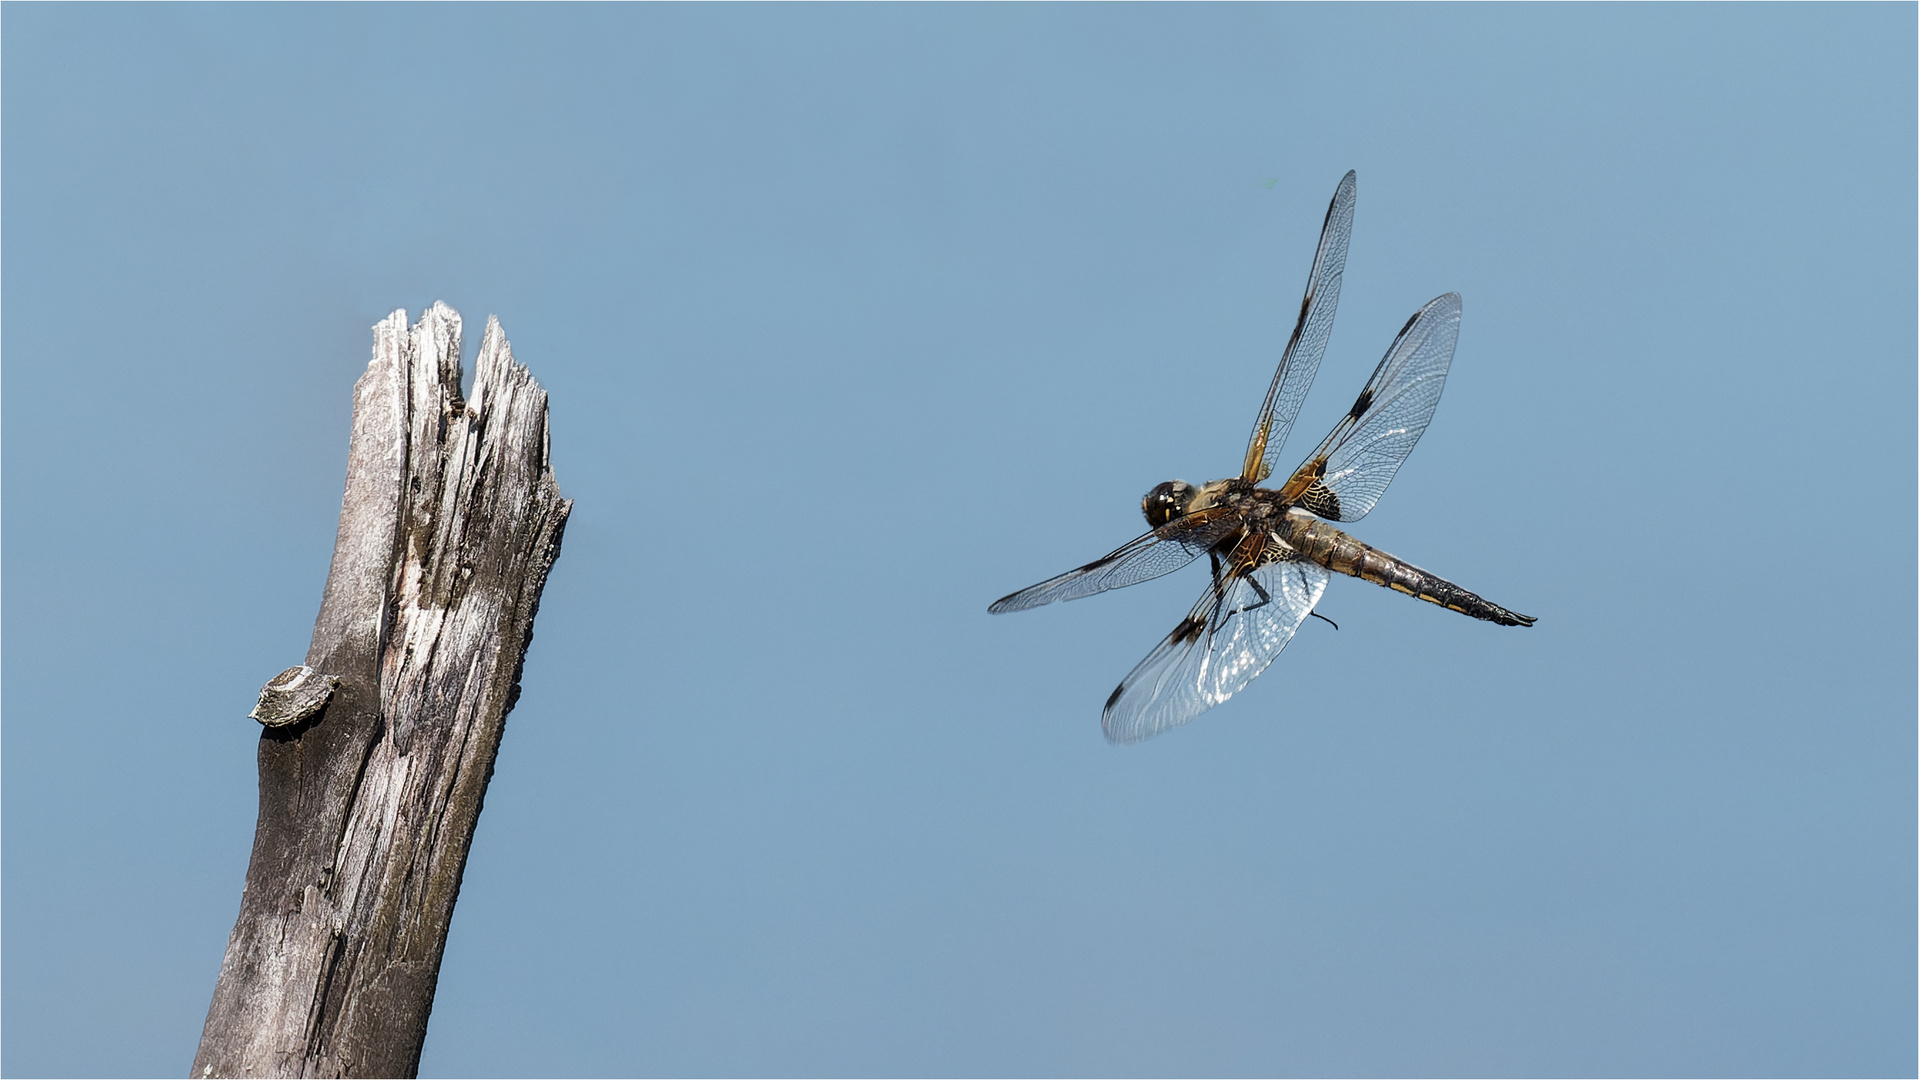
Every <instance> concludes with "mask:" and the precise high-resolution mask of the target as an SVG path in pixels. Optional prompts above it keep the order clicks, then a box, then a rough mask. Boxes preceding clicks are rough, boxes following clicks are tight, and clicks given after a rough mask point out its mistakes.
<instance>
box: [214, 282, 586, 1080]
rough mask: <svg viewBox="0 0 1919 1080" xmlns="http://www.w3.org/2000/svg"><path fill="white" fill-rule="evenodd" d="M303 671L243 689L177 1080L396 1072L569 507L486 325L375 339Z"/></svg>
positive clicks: (420, 1010) (524, 386)
mask: <svg viewBox="0 0 1919 1080" xmlns="http://www.w3.org/2000/svg"><path fill="white" fill-rule="evenodd" d="M373 334H374V339H373V360H372V362H371V363H369V364H368V365H367V369H366V374H365V375H363V376H362V377H361V378H360V381H359V382H358V383H357V384H356V385H355V386H354V391H353V441H352V445H351V447H350V448H349V451H348V456H347V482H346V496H345V498H344V499H343V500H342V503H341V507H340V530H339V534H338V537H337V538H336V539H335V541H334V548H333V566H332V569H331V571H330V572H329V573H328V574H327V582H326V592H325V594H324V596H323V597H322V598H321V601H320V616H319V619H318V620H317V621H316V622H315V623H314V627H313V644H312V646H311V647H310V648H309V649H308V650H307V656H306V663H305V664H304V665H303V666H302V667H301V668H293V669H289V670H288V671H287V672H285V673H282V675H281V676H279V677H277V678H276V679H274V680H273V681H272V682H271V683H269V684H268V686H267V688H266V689H265V690H263V691H262V692H261V702H260V706H259V708H257V709H256V710H255V711H254V716H255V718H256V719H259V720H260V721H261V722H262V723H263V724H267V725H270V726H268V727H267V728H266V730H265V731H264V732H263V733H262V734H261V736H260V754H259V757H260V820H259V824H258V826H257V827H256V829H255V831H254V835H253V859H252V862H251V864H250V865H249V866H248V867H247V880H246V892H245V894H244V895H243V896H242V897H241V900H240V917H239V920H238V921H237V922H236V923H235V924H234V927H233V935H232V937H230V938H229V939H228V941H227V951H226V958H225V960H224V961H223V962H222V963H221V965H220V980H219V982H218V984H217V985H216V986H215V987H214V991H213V1004H212V1007H211V1008H209V1009H208V1010H207V1023H206V1028H205V1030H204V1032H203V1033H202V1034H201V1036H200V1049H199V1053H198V1054H197V1055H196V1056H195V1058H194V1061H193V1071H192V1073H191V1075H192V1076H194V1077H212V1076H412V1075H414V1074H415V1073H416V1072H417V1071H418V1069H419V1063H420V1047H421V1045H422V1044H423V1043H424V1041H425V1039H426V1022H427V1014H428V1013H429V1012H430V1011H431V1010H432V1008H433V990H434V986H435V984H436V983H437V982H438V979H439V973H440V956H441V953H442V951H443V950H444V948H445V946H446V933H447V926H448V924H449V922H451V920H452V917H453V904H454V901H455V900H456V899H457V898H458V895H459V891H460V877H461V875H462V874H463V873H464V872H465V869H466V856H467V849H468V847H469V845H470V844H471V842H472V840H473V827H474V825H475V823H476V822H477V821H478V820H479V814H480V803H481V800H482V799H483V798H484V796H485V795H486V785H487V781H488V780H489V779H490V778H491V777H492V775H493V758H494V755H495V754H496V753H497V752H498V751H499V747H500V735H501V732H502V730H503V729H504V726H505V722H506V714H507V711H508V710H509V709H511V708H512V707H513V703H514V701H515V700H516V699H517V698H518V697H519V693H520V671H521V667H522V665H523V663H524V661H525V656H526V647H527V643H528V642H529V641H530V640H531V639H532V637H533V616H534V613H535V612H536V611H537V609H538V608H539V604H540V591H541V589H542V588H543V587H544V586H545V584H546V575H547V571H548V570H549V569H550V568H551V567H552V565H553V561H554V559H556V558H558V557H559V553H560V536H561V532H562V530H563V529H564V528H565V525H566V517H567V512H568V511H569V510H570V509H571V508H572V503H571V502H569V501H568V500H566V499H562V498H561V497H560V492H559V486H558V484H557V482H556V481H555V480H554V478H553V470H552V468H551V467H550V465H549V464H548V461H547V428H546V392H545V391H544V390H542V389H540V386H539V384H538V383H536V382H534V381H533V377H532V376H531V375H530V374H528V372H527V370H526V369H525V368H524V367H521V366H520V365H519V364H517V363H515V362H514V361H513V355H512V351H511V350H510V349H509V347H508V346H507V342H506V338H505V336H504V335H503V334H502V333H501V332H500V325H499V323H498V321H496V320H492V319H489V320H487V325H486V333H485V336H484V338H483V339H482V342H481V345H480V355H479V361H478V364H477V370H476V373H475V376H474V380H473V394H472V396H471V397H469V398H465V399H462V397H461V394H460V316H459V315H458V314H457V313H455V312H454V311H453V309H451V308H449V307H447V306H446V305H444V304H435V305H434V306H433V308H432V309H431V310H429V311H427V312H425V313H424V314H422V315H421V317H420V321H419V322H418V323H417V324H415V325H414V326H413V327H412V328H411V329H410V330H409V329H408V327H407V325H406V312H405V311H396V312H394V313H393V314H392V315H391V316H389V317H388V318H387V319H386V320H385V321H383V322H381V323H380V324H379V325H377V326H375V327H374V330H373Z"/></svg>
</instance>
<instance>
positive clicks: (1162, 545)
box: [986, 506, 1244, 615]
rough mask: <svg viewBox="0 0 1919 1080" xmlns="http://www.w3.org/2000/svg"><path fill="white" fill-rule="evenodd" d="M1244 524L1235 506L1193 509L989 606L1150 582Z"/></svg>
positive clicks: (1016, 606) (1023, 604) (1016, 607)
mask: <svg viewBox="0 0 1919 1080" xmlns="http://www.w3.org/2000/svg"><path fill="white" fill-rule="evenodd" d="M1242 527H1244V521H1243V514H1242V513H1241V512H1240V511H1239V510H1237V509H1235V508H1232V507H1225V506H1221V507H1214V508H1212V509H1208V510H1201V511H1199V512H1198V513H1195V514H1188V515H1186V516H1185V517H1183V518H1180V519H1178V520H1176V521H1169V522H1167V523H1166V524H1164V525H1161V526H1160V527H1159V528H1157V529H1154V530H1153V531H1152V532H1149V533H1147V534H1146V535H1144V536H1141V537H1138V538H1136V539H1134V540H1133V541H1131V542H1130V543H1128V544H1126V545H1125V546H1123V547H1121V548H1120V549H1119V550H1117V551H1114V552H1112V553H1111V554H1109V555H1106V556H1105V557H1103V558H1099V559H1095V560H1093V561H1092V562H1089V563H1087V564H1086V565H1085V566H1082V567H1080V568H1079V569H1077V570H1068V571H1067V572H1065V573H1064V574H1061V575H1059V576H1058V577H1054V578H1048V579H1046V580H1045V581H1042V582H1040V583H1039V584H1037V585H1031V586H1028V587H1026V588H1024V589H1021V590H1020V591H1018V592H1016V593H1012V594H1010V595H1008V596H1002V597H1000V598H999V599H998V600H995V601H993V604H992V606H991V607H989V608H987V609H986V610H987V611H989V612H991V613H993V614H995V615H1004V614H1006V613H1007V612H1009V611H1025V610H1026V609H1027V608H1036V607H1039V606H1040V605H1042V604H1051V603H1055V602H1057V601H1061V600H1078V599H1079V598H1080V597H1082V596H1091V595H1093V594H1094V593H1102V592H1105V591H1106V590H1108V589H1118V588H1123V587H1125V586H1127V585H1137V584H1139V583H1140V582H1142V581H1150V580H1151V579H1153V578H1156V577H1159V576H1160V575H1162V574H1170V573H1172V572H1173V571H1175V570H1177V569H1179V568H1180V567H1182V566H1185V565H1186V564H1187V563H1189V562H1192V561H1193V560H1194V559H1197V558H1199V557H1200V556H1201V555H1204V554H1206V552H1208V551H1209V550H1211V549H1212V547H1213V546H1214V545H1215V544H1218V543H1219V542H1220V541H1222V540H1225V539H1226V538H1227V537H1229V536H1231V535H1232V534H1233V533H1234V532H1236V531H1238V530H1239V529H1241V528H1242Z"/></svg>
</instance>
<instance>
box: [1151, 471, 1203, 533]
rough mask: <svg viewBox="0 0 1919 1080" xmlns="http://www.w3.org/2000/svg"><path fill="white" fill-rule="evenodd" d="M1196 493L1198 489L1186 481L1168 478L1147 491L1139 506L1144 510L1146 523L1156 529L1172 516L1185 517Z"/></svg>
mask: <svg viewBox="0 0 1919 1080" xmlns="http://www.w3.org/2000/svg"><path fill="white" fill-rule="evenodd" d="M1196 494H1198V490H1197V489H1196V488H1194V487H1193V485H1191V484H1189V483H1187V482H1186V481H1184V480H1168V481H1166V482H1165V483H1164V484H1161V485H1159V486H1158V487H1156V488H1154V489H1153V490H1151V491H1149V492H1147V493H1146V497H1145V498H1144V499H1141V500H1140V504H1139V506H1140V509H1141V510H1143V511H1145V512H1146V523H1147V524H1148V525H1151V526H1152V527H1153V528H1155V529H1157V528H1159V527H1160V526H1161V525H1164V524H1166V523H1167V522H1169V521H1171V520H1173V519H1174V518H1181V517H1185V516H1186V508H1187V507H1189V506H1191V505H1193V496H1194V495H1196Z"/></svg>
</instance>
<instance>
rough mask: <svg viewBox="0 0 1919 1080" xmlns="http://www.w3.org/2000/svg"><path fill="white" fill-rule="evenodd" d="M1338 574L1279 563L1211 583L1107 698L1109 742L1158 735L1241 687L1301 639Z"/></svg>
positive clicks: (1316, 567)
mask: <svg viewBox="0 0 1919 1080" xmlns="http://www.w3.org/2000/svg"><path fill="white" fill-rule="evenodd" d="M1330 577H1331V574H1330V573H1329V572H1328V571H1327V570H1326V568H1325V567H1323V566H1320V565H1319V564H1318V563H1312V562H1292V561H1278V562H1271V563H1267V564H1266V565H1264V566H1260V567H1257V568H1254V569H1251V570H1247V571H1243V572H1239V573H1235V574H1233V576H1232V577H1231V579H1230V580H1228V581H1226V582H1222V583H1220V584H1219V585H1217V586H1209V587H1208V589H1207V591H1206V595H1205V596H1202V597H1201V598H1200V601H1199V603H1198V604H1195V605H1194V606H1193V611H1192V614H1190V615H1188V616H1187V617H1186V618H1185V619H1182V620H1181V621H1180V624H1179V625H1178V626H1176V627H1174V628H1173V632H1172V633H1170V634H1168V635H1166V640H1164V641H1162V642H1160V643H1159V647H1158V648H1156V649H1154V650H1153V651H1152V652H1151V653H1150V654H1149V655H1148V656H1147V657H1146V659H1144V660H1141V661H1140V662H1139V666H1138V667H1135V668H1134V669H1133V670H1132V672H1131V673H1130V674H1128V675H1127V676H1126V678H1125V679H1124V680H1122V681H1121V682H1120V684H1119V686H1118V688H1117V689H1115V690H1114V691H1113V696H1112V697H1110V698H1108V699H1107V701H1106V712H1105V714H1104V715H1103V716H1101V718H1100V726H1101V727H1102V728H1104V729H1105V731H1106V740H1107V741H1108V742H1111V743H1115V744H1124V743H1136V742H1140V741H1142V740H1144V739H1150V738H1152V737H1153V736H1155V735H1157V734H1159V733H1160V732H1162V731H1166V730H1168V729H1171V728H1176V727H1178V726H1180V725H1181V724H1184V723H1186V722H1187V721H1189V720H1191V719H1192V718H1193V717H1195V716H1198V715H1199V714H1200V713H1203V712H1205V711H1206V710H1207V709H1210V708H1212V707H1213V706H1215V705H1217V704H1219V703H1220V702H1222V701H1225V700H1226V699H1227V698H1229V697H1232V696H1233V695H1234V694H1236V693H1238V692H1239V691H1240V690H1241V689H1243V688H1244V687H1245V686H1246V684H1247V683H1250V682H1252V681H1253V679H1254V677H1256V676H1257V675H1258V674H1259V673H1260V672H1262V671H1265V670H1266V665H1268V664H1270V663H1272V662H1273V658H1274V657H1277V656H1278V655H1279V653H1280V650H1281V649H1284V648H1285V647H1286V643H1287V642H1289V641H1291V640H1292V639H1293V632H1294V631H1295V630H1297V629H1299V624H1300V623H1301V622H1304V621H1305V619H1306V616H1307V615H1309V614H1311V613H1312V610H1313V607H1314V605H1316V604H1318V603H1319V598H1320V597H1321V596H1322V595H1324V593H1325V592H1326V582H1327V580H1328V579H1329V578H1330Z"/></svg>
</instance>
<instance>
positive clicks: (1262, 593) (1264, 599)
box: [1227, 574, 1273, 615]
mask: <svg viewBox="0 0 1919 1080" xmlns="http://www.w3.org/2000/svg"><path fill="white" fill-rule="evenodd" d="M1243 580H1244V581H1245V582H1246V584H1248V585H1251V586H1252V587H1253V591H1254V592H1256V593H1258V594H1259V603H1257V604H1247V605H1246V606H1245V607H1243V608H1235V609H1234V610H1232V611H1229V612H1227V614H1228V615H1244V614H1245V613H1246V612H1249V611H1257V610H1258V609H1260V608H1263V607H1265V606H1266V605H1267V604H1270V603H1272V602H1273V595H1272V594H1271V593H1269V592H1267V591H1266V587H1265V586H1264V585H1261V584H1260V583H1259V579H1258V578H1256V577H1254V576H1253V575H1251V574H1248V575H1246V577H1245V578H1244V579H1243Z"/></svg>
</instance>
